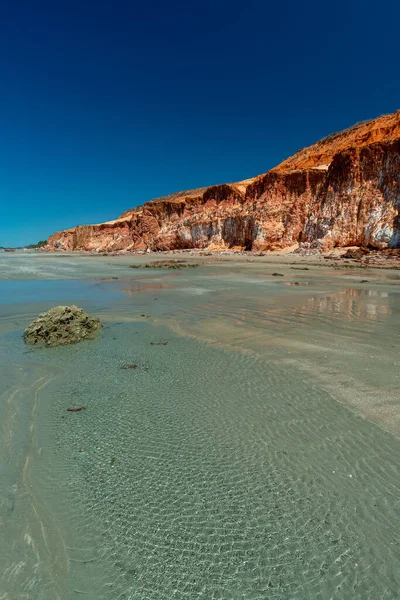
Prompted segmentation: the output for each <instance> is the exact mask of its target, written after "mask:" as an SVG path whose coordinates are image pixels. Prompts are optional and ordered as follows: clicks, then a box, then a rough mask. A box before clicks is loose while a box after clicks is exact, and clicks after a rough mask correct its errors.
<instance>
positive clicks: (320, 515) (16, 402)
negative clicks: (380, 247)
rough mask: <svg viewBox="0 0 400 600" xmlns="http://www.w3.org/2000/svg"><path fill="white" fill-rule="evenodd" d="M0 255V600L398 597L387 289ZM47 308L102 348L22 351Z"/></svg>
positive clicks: (378, 284)
mask: <svg viewBox="0 0 400 600" xmlns="http://www.w3.org/2000/svg"><path fill="white" fill-rule="evenodd" d="M156 257H157V259H159V258H160V257H159V255H158V254H157V255H156ZM156 257H154V258H156ZM173 257H174V255H172V258H173ZM1 258H2V257H0V269H1V268H2V269H3V275H4V273H5V270H7V269H8V272H7V281H4V280H3V281H2V283H1V284H0V285H1V287H0V336H1V344H0V365H1V369H2V371H1V373H2V381H3V383H4V389H3V393H2V396H1V402H0V412H1V418H2V423H3V430H2V435H1V438H0V456H1V459H2V464H3V465H5V468H4V469H3V470H2V471H1V474H0V477H1V502H0V519H1V522H2V524H3V525H5V527H6V528H5V529H4V528H3V530H2V531H3V533H2V534H1V536H2V537H1V539H0V559H1V564H3V565H4V570H3V572H2V573H1V574H0V589H4V590H5V594H6V595H5V596H4V597H5V598H6V599H7V600H9V599H13V600H14V598H18V599H20V598H22V599H24V598H26V599H28V598H29V599H31V598H35V597H37V598H40V600H50V599H53V598H60V599H62V600H64V599H66V600H70V599H73V598H76V597H81V596H82V594H83V597H86V598H91V599H93V600H95V599H96V600H98V599H106V600H114V599H115V598H119V597H120V598H138V599H139V598H144V597H145V598H150V599H153V598H154V599H156V598H157V599H160V600H161V599H164V598H165V597H176V598H182V599H184V598H197V597H199V598H201V597H203V598H221V599H226V600H228V599H230V598H233V597H235V598H236V597H237V598H246V599H247V598H252V599H259V600H264V599H265V598H269V599H270V598H271V599H277V600H286V599H287V598H291V599H298V600H306V599H309V598H321V599H323V600H325V599H326V600H328V599H331V598H336V599H343V600H348V598H352V599H360V600H361V599H362V600H364V599H365V598H387V599H390V600H391V599H393V600H394V599H395V598H397V594H398V589H399V585H400V581H399V575H398V574H399V572H400V570H399V568H400V551H399V540H398V536H397V533H396V532H397V530H398V526H399V525H400V509H399V503H398V497H399V493H400V488H399V481H400V477H399V475H400V472H399V461H398V454H399V450H400V441H399V440H398V439H397V435H398V434H399V432H400V421H399V415H400V410H399V406H400V398H399V393H398V389H399V388H398V374H397V373H398V364H397V348H398V347H399V339H398V337H399V331H400V329H399V325H400V288H399V281H398V279H397V278H396V275H397V273H396V271H395V270H394V271H390V270H379V269H377V270H374V269H368V275H367V276H366V273H365V269H360V271H358V270H357V269H351V270H348V269H343V270H342V271H340V270H337V269H334V268H330V267H326V265H325V263H324V264H321V265H318V266H312V265H310V266H309V270H308V271H305V270H301V271H300V270H295V269H292V266H293V265H292V264H282V262H280V263H276V264H275V263H274V264H271V263H268V262H266V261H265V260H264V257H259V259H258V257H256V260H255V262H247V258H248V257H245V258H244V260H234V259H233V258H231V257H228V260H225V259H224V260H214V259H213V260H212V261H209V257H202V259H201V260H204V261H207V264H204V265H202V266H199V267H198V268H197V269H182V270H180V271H168V270H165V269H150V270H149V269H130V268H129V265H130V264H132V262H138V261H143V262H148V261H149V260H151V259H152V257H149V256H148V255H146V256H143V257H134V258H133V257H109V256H107V257H88V256H76V255H74V256H70V255H61V256H50V255H40V254H36V255H34V256H33V258H32V259H31V257H28V258H23V257H21V258H19V257H16V260H15V261H14V262H12V263H9V262H8V260H9V259H8V258H7V259H6V260H5V261H2V260H1ZM163 258H164V257H163ZM11 260H14V258H13V259H11ZM6 261H7V262H6ZM196 262H198V260H197V259H196ZM2 263H4V264H2ZM300 264H301V266H303V264H302V263H300ZM274 272H279V273H281V274H282V276H277V275H273V273H274ZM43 277H46V278H47V279H46V280H43V279H42V278H43ZM115 277H117V278H118V279H115ZM365 280H367V281H365ZM59 303H66V304H68V303H76V304H78V305H80V306H82V307H83V308H84V309H85V310H87V311H88V312H90V313H92V314H95V315H96V316H100V317H101V318H102V320H103V321H104V322H105V327H104V329H103V330H102V332H101V335H100V336H99V338H98V339H97V340H95V341H93V342H84V343H83V344H80V345H77V346H71V347H66V348H56V349H51V350H43V351H41V350H39V349H27V348H26V347H25V346H24V345H23V343H22V339H21V335H22V331H23V329H24V327H25V326H26V325H27V324H28V323H29V321H30V320H31V319H32V318H33V317H34V316H35V315H36V314H37V313H38V312H40V311H41V310H45V309H47V308H49V307H50V306H53V305H54V304H59ZM129 364H136V365H137V367H136V368H135V369H124V366H126V365H129ZM78 405H79V406H85V410H84V411H81V412H77V413H74V412H68V408H70V407H71V406H78ZM385 430H387V431H392V432H393V433H394V434H395V435H392V434H391V433H388V432H387V431H385Z"/></svg>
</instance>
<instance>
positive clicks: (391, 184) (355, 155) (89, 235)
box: [48, 111, 400, 252]
mask: <svg viewBox="0 0 400 600" xmlns="http://www.w3.org/2000/svg"><path fill="white" fill-rule="evenodd" d="M299 242H302V243H303V244H305V245H310V246H311V247H317V248H321V249H324V250H329V249H331V248H333V247H338V246H339V247H341V246H350V245H355V246H369V247H373V248H378V249H383V248H396V247H400V111H397V112H395V113H393V114H391V115H385V116H382V117H378V118H377V119H373V120H372V121H367V122H364V123H360V124H358V125H355V126H354V127H351V128H349V129H347V130H345V131H342V132H339V133H335V134H332V135H330V136H328V137H327V138H325V139H323V140H321V141H319V142H317V143H316V144H313V145H312V146H309V147H308V148H304V149H302V150H300V151H299V152H297V153H296V154H295V155H294V156H292V157H291V158H288V159H287V160H285V161H284V162H282V163H281V164H280V165H278V166H277V167H276V168H274V169H272V170H271V171H269V172H268V173H266V174H265V175H260V176H259V177H256V178H253V179H247V180H245V181H241V182H238V183H234V184H222V185H216V186H212V187H208V188H199V189H196V190H190V191H187V192H178V193H176V194H171V195H169V196H165V197H162V198H157V199H155V200H152V201H150V202H147V203H145V204H144V205H143V206H138V207H136V208H133V209H131V210H128V211H126V212H125V213H124V214H123V215H121V217H119V218H118V219H116V220H115V221H109V222H107V223H101V224H99V225H84V226H80V227H75V228H73V229H68V230H66V231H61V232H59V233H56V234H54V235H53V236H51V237H50V238H49V240H48V247H49V248H50V249H59V250H93V251H99V252H100V251H118V250H145V249H150V250H172V249H180V248H207V249H210V250H214V249H215V250H217V249H228V248H240V249H245V250H250V249H253V250H279V249H282V248H285V247H288V246H292V245H294V244H296V243H299Z"/></svg>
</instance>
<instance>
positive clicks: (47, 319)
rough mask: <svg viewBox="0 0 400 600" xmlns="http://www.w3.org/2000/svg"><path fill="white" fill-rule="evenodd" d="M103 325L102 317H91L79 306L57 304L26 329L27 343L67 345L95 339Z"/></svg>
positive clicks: (25, 338)
mask: <svg viewBox="0 0 400 600" xmlns="http://www.w3.org/2000/svg"><path fill="white" fill-rule="evenodd" d="M101 327H102V324H101V321H100V319H97V318H95V317H91V316H90V315H88V314H87V313H85V312H84V311H83V310H82V309H81V308H78V307H77V306H74V305H72V306H55V307H54V308H51V309H50V310H48V311H47V312H45V313H41V314H40V315H39V316H38V318H37V319H35V320H34V321H32V323H31V324H30V325H29V326H28V327H27V328H26V329H25V332H24V341H25V343H26V344H36V345H41V346H50V347H52V346H65V345H67V344H77V343H78V342H81V341H82V340H87V339H93V338H94V337H95V335H96V333H97V331H98V329H100V328H101Z"/></svg>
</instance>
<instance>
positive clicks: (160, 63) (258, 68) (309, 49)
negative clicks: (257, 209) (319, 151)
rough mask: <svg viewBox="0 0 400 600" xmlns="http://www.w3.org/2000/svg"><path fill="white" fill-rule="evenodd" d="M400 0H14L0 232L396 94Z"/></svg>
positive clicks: (247, 151)
mask: <svg viewBox="0 0 400 600" xmlns="http://www.w3.org/2000/svg"><path fill="white" fill-rule="evenodd" d="M399 23H400V3H399V2H398V1H395V0H393V1H387V0H381V1H380V2H376V1H375V0H374V1H372V0H352V1H351V0H349V1H347V2H343V1H342V0H339V1H336V2H329V3H323V2H321V1H318V2H315V1H314V0H311V1H308V2H299V1H298V0H297V1H296V2H294V1H292V0H288V1H287V2H284V3H282V2H273V3H272V2H268V1H266V0H246V1H241V2H238V1H237V0H213V1H209V0H202V2H190V0H187V1H185V2H183V1H180V0H170V1H169V2H167V1H165V0H162V1H161V0H158V1H155V0H146V1H143V2H135V0H127V1H125V0H113V1H110V0H108V1H107V2H105V1H103V0H97V1H96V2H94V1H93V2H89V1H87V0H79V1H76V0H68V1H64V0H57V1H55V0H51V1H43V0H34V1H33V0H13V1H12V2H11V1H8V0H3V1H2V2H1V5H0V67H1V72H0V122H1V129H0V202H1V204H0V206H1V218H0V246H1V245H22V244H26V243H30V242H35V241H37V240H39V239H42V238H46V237H47V236H48V235H49V234H51V233H52V232H54V231H56V230H58V229H64V228H67V227H72V226H74V225H77V224H84V223H96V222H101V221H104V220H109V219H112V218H115V217H116V216H117V215H119V214H120V213H122V212H123V211H124V210H125V209H127V208H129V207H132V206H135V205H136V204H141V203H143V202H144V201H146V200H149V199H151V198H152V197H155V196H160V195H164V194H167V193H170V192H173V191H177V190H182V189H188V188H191V187H197V186H201V185H209V184H213V183H220V182H227V181H235V180H239V179H243V178H246V177H250V176H253V175H257V174H259V173H262V172H265V171H267V170H268V169H269V168H271V167H273V166H274V165H275V164H277V163H279V162H280V161H281V160H282V159H284V158H286V157H287V156H289V155H291V154H293V153H294V152H295V151H296V150H298V149H299V148H301V147H303V146H306V145H309V144H310V143H312V142H314V141H316V140H317V139H319V138H321V137H322V136H325V135H327V134H329V133H331V132H333V131H337V130H339V129H343V128H345V127H348V126H349V125H352V124H354V123H355V122H357V121H360V120H363V119H368V118H372V117H375V116H378V115H380V114H382V113H388V112H393V111H394V110H396V109H398V108H400V60H399V57H400V49H399Z"/></svg>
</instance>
